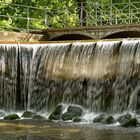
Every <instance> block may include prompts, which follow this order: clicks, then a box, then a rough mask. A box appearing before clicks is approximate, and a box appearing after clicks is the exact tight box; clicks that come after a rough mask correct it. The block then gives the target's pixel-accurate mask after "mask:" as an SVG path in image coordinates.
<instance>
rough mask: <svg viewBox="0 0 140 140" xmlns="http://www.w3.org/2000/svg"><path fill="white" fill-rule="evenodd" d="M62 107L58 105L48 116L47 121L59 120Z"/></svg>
mask: <svg viewBox="0 0 140 140" xmlns="http://www.w3.org/2000/svg"><path fill="white" fill-rule="evenodd" d="M62 110H63V106H62V105H58V106H57V107H56V108H55V110H54V111H53V112H52V113H51V114H50V116H49V120H60V119H61V116H62Z"/></svg>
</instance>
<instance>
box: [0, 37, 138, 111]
mask: <svg viewBox="0 0 140 140" xmlns="http://www.w3.org/2000/svg"><path fill="white" fill-rule="evenodd" d="M139 84H140V40H137V39H132V40H126V39H124V40H116V41H109V40H103V41H97V42H66V43H55V42H54V43H48V44H24V43H23V44H21V43H18V44H1V45H0V109H3V110H7V111H9V110H12V111H16V110H34V111H38V112H39V111H41V112H47V111H50V110H52V109H54V108H55V107H56V106H57V105H58V104H60V103H64V104H76V105H80V106H82V107H83V108H85V109H88V110H90V111H93V112H112V113H120V112H124V111H133V112H135V113H139V111H140V87H139Z"/></svg>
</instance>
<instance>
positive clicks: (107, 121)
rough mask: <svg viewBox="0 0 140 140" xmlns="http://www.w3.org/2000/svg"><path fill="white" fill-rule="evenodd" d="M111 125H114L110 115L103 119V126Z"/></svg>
mask: <svg viewBox="0 0 140 140" xmlns="http://www.w3.org/2000/svg"><path fill="white" fill-rule="evenodd" d="M112 123H114V118H113V116H111V115H109V116H107V117H105V118H104V120H103V124H112Z"/></svg>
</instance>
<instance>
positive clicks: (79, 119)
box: [73, 117, 81, 122]
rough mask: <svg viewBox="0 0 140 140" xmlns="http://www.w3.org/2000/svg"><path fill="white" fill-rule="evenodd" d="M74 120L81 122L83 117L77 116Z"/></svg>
mask: <svg viewBox="0 0 140 140" xmlns="http://www.w3.org/2000/svg"><path fill="white" fill-rule="evenodd" d="M73 122H81V118H80V117H75V118H74V119H73Z"/></svg>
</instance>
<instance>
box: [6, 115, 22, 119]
mask: <svg viewBox="0 0 140 140" xmlns="http://www.w3.org/2000/svg"><path fill="white" fill-rule="evenodd" d="M17 119H20V117H19V116H18V115H17V114H10V115H7V116H5V117H4V120H17Z"/></svg>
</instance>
